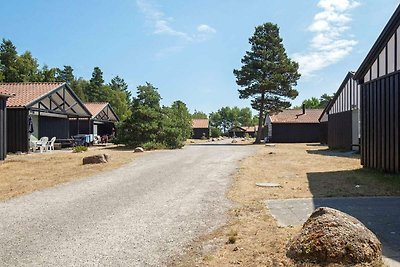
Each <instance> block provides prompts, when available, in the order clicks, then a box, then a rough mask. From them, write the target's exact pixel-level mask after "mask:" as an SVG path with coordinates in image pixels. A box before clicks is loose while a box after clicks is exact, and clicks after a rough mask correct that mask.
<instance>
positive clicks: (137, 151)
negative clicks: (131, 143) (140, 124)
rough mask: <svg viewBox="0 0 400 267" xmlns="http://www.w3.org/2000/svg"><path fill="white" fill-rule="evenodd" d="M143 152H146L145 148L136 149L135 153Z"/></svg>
mask: <svg viewBox="0 0 400 267" xmlns="http://www.w3.org/2000/svg"><path fill="white" fill-rule="evenodd" d="M142 152H144V149H143V147H140V146H139V147H137V148H135V153H142Z"/></svg>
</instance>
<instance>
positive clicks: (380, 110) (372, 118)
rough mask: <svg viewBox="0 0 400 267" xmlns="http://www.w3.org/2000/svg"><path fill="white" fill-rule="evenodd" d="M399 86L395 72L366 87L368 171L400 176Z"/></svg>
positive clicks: (363, 118) (363, 122)
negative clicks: (370, 169)
mask: <svg viewBox="0 0 400 267" xmlns="http://www.w3.org/2000/svg"><path fill="white" fill-rule="evenodd" d="M399 83H400V74H399V72H395V73H392V74H389V75H386V76H383V77H380V78H378V79H376V80H373V81H370V82H367V83H365V84H362V87H361V163H362V164H363V165H364V167H366V168H374V169H380V170H384V171H387V172H396V173H398V172H399V165H400V163H399V145H400V140H399V139H400V138H399V119H400V117H399V114H400V105H399V101H400V100H399V89H400V88H399Z"/></svg>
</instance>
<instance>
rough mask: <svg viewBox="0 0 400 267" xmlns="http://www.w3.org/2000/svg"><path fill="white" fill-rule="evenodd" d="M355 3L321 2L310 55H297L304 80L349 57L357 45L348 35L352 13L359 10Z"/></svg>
mask: <svg viewBox="0 0 400 267" xmlns="http://www.w3.org/2000/svg"><path fill="white" fill-rule="evenodd" d="M359 5H360V3H359V2H358V1H356V0H320V1H319V2H318V7H320V8H322V11H321V12H319V13H318V14H316V15H315V16H314V21H313V23H312V24H311V25H310V26H309V27H308V31H310V32H313V33H314V34H315V35H314V37H313V38H312V40H311V42H310V47H309V51H307V52H304V53H297V54H294V55H293V57H294V59H295V60H296V61H297V62H298V63H299V64H300V72H301V73H302V74H303V75H304V76H306V77H307V76H312V75H313V73H315V72H316V71H319V70H321V69H323V68H325V67H327V66H329V65H332V64H335V63H336V62H338V61H339V60H341V59H343V58H344V57H346V56H348V55H349V54H350V53H351V52H352V51H353V48H354V46H356V45H357V43H358V42H357V41H356V40H354V38H353V37H351V36H348V35H346V31H348V30H349V29H350V27H349V26H348V24H349V23H350V22H351V20H352V18H351V15H350V11H351V10H352V9H354V8H356V7H358V6H359Z"/></svg>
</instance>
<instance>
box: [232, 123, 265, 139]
mask: <svg viewBox="0 0 400 267" xmlns="http://www.w3.org/2000/svg"><path fill="white" fill-rule="evenodd" d="M257 129H258V126H234V127H232V128H230V129H229V131H228V134H229V136H230V137H234V136H236V137H240V138H243V137H244V136H245V135H246V134H248V135H249V136H250V137H255V136H256V134H257Z"/></svg>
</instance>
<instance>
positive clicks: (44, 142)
mask: <svg viewBox="0 0 400 267" xmlns="http://www.w3.org/2000/svg"><path fill="white" fill-rule="evenodd" d="M39 142H40V146H39V149H40V153H43V151H47V143H48V142H49V138H48V137H42V138H40V141H39Z"/></svg>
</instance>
